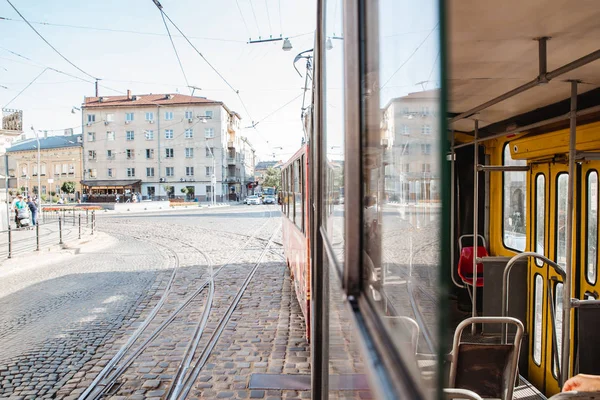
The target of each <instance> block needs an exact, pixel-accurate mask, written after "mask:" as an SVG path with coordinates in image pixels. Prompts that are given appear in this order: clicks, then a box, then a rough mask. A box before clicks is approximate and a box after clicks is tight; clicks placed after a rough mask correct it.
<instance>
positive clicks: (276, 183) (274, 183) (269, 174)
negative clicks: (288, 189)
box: [262, 167, 281, 189]
mask: <svg viewBox="0 0 600 400" xmlns="http://www.w3.org/2000/svg"><path fill="white" fill-rule="evenodd" d="M262 186H263V187H274V188H276V189H279V188H280V187H281V171H280V170H278V169H275V168H273V167H269V168H268V169H267V171H266V172H265V179H264V180H263V184H262Z"/></svg>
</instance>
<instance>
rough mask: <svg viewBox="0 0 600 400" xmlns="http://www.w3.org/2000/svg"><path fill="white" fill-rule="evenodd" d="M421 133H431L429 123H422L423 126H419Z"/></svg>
mask: <svg viewBox="0 0 600 400" xmlns="http://www.w3.org/2000/svg"><path fill="white" fill-rule="evenodd" d="M421 133H422V134H423V135H430V134H431V125H423V126H421Z"/></svg>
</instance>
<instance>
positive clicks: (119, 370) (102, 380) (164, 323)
mask: <svg viewBox="0 0 600 400" xmlns="http://www.w3.org/2000/svg"><path fill="white" fill-rule="evenodd" d="M268 214H269V215H268V219H267V221H265V223H264V224H263V225H262V226H261V227H260V228H258V229H256V230H255V231H254V233H253V234H252V235H248V236H247V240H246V241H245V242H244V244H243V245H241V246H240V247H239V248H238V249H237V251H235V252H234V253H233V254H232V255H231V256H230V257H229V258H228V259H227V261H225V262H224V263H223V264H222V265H221V266H220V267H219V268H218V269H216V270H215V269H214V268H213V265H212V260H211V259H210V257H209V256H208V254H206V253H205V252H203V251H202V250H200V249H198V248H197V247H196V246H194V245H191V244H189V243H185V242H179V244H181V245H183V246H186V247H189V248H191V249H194V250H195V251H197V252H199V253H201V254H203V255H204V257H205V259H206V261H207V263H206V266H207V268H208V270H209V273H208V277H206V278H205V279H204V280H203V282H202V284H200V285H199V286H198V287H197V288H196V289H195V290H194V291H193V292H192V293H191V294H188V295H187V296H186V297H185V299H183V301H180V302H179V303H178V305H177V306H176V307H175V309H173V310H172V311H171V312H170V313H169V315H168V316H167V317H166V318H163V319H162V320H161V321H154V320H156V319H157V314H158V312H159V311H160V310H161V308H163V306H164V303H165V301H166V299H167V297H168V295H169V292H170V290H169V292H167V291H165V292H164V293H163V295H162V296H161V299H160V300H159V303H157V304H156V305H155V307H154V308H153V310H152V311H151V313H150V314H149V315H148V316H147V317H146V319H145V320H144V322H143V323H142V325H140V327H139V328H138V329H137V330H136V331H135V332H134V334H133V335H132V336H131V337H130V338H129V339H128V341H127V342H126V343H125V345H123V346H122V347H121V349H120V350H119V351H118V352H117V354H116V355H115V356H114V357H113V358H112V359H111V360H110V362H109V363H108V364H107V365H106V366H105V367H104V368H103V370H102V371H101V372H100V373H99V374H98V376H97V377H96V378H95V379H94V381H93V382H92V384H91V385H90V386H89V387H88V388H87V389H86V390H85V391H84V392H83V393H82V394H81V396H80V397H79V399H81V400H83V399H98V398H102V397H103V396H105V395H114V394H116V393H117V392H118V390H119V388H120V387H121V385H119V384H118V380H119V378H120V377H122V376H123V375H124V373H125V372H126V371H127V370H128V368H129V367H130V366H131V365H132V364H133V363H134V361H135V360H136V359H137V358H138V357H139V356H140V355H141V354H142V353H143V352H144V350H146V349H147V348H148V346H150V345H151V343H153V341H154V340H156V339H157V337H158V336H159V335H160V334H161V333H163V331H165V329H167V328H168V327H169V326H170V325H171V324H172V323H173V321H174V320H175V319H176V318H177V317H178V316H180V314H181V312H182V311H183V310H184V309H186V308H187V307H188V306H189V305H190V304H191V303H192V302H194V301H195V300H196V299H197V298H198V296H199V295H200V294H201V293H202V292H203V291H204V290H205V289H206V287H208V288H209V290H208V293H207V295H206V298H205V301H204V307H203V311H202V314H201V316H200V318H199V320H198V323H197V324H196V326H195V328H194V331H193V334H192V336H191V338H190V340H189V342H188V344H187V346H186V350H185V353H184V355H183V356H182V358H181V361H180V363H179V365H178V367H177V370H176V374H175V375H174V378H173V381H172V384H171V385H170V388H169V398H181V395H182V393H185V394H186V395H187V393H189V390H190V389H191V386H192V385H193V382H194V381H195V379H196V377H197V374H198V373H199V371H200V370H201V369H202V367H203V365H204V363H205V362H206V360H207V359H208V356H210V353H211V351H212V348H213V347H214V345H215V344H216V341H217V340H218V338H219V337H220V334H221V332H222V330H223V329H224V327H225V325H226V324H227V322H228V321H229V319H230V317H231V314H232V313H233V311H234V310H235V308H236V306H237V304H238V303H239V300H240V299H241V297H242V295H243V293H244V291H245V288H246V287H247V286H248V284H249V282H250V280H251V279H252V277H253V276H254V273H255V272H256V270H257V269H258V267H259V265H260V264H261V262H262V258H263V257H264V255H265V254H266V253H267V251H268V250H269V247H270V246H271V243H272V239H273V237H274V236H275V233H277V230H275V231H274V232H273V233H272V234H271V235H270V237H269V239H268V240H267V241H266V242H267V243H266V244H263V245H261V246H259V247H260V249H261V254H260V256H259V259H258V261H257V262H256V263H255V264H254V267H253V268H252V269H251V271H250V273H249V274H248V275H247V276H246V279H245V280H244V282H243V283H242V285H241V287H240V289H239V290H238V294H237V295H236V296H235V298H234V300H233V301H232V302H231V303H230V304H229V307H228V308H227V310H226V311H225V312H224V313H223V315H222V316H221V318H220V319H219V320H218V322H217V328H216V329H215V330H214V331H213V333H212V335H211V337H210V339H209V340H208V342H207V344H206V345H205V346H204V347H203V348H202V350H201V353H200V356H199V357H200V358H198V362H196V363H195V364H194V358H195V357H194V355H195V354H196V353H197V352H198V350H199V346H200V341H201V339H202V338H203V335H204V333H205V329H206V326H207V324H208V320H209V317H210V316H211V315H212V314H213V302H214V296H215V290H216V289H215V286H216V285H215V278H216V277H217V276H218V274H219V272H221V271H222V270H223V269H224V268H225V267H227V266H229V265H231V264H232V263H233V261H234V260H235V259H236V257H238V256H239V255H240V254H242V253H243V252H244V251H245V250H253V249H251V248H249V245H250V244H251V243H252V242H253V241H260V242H264V241H265V240H264V239H263V238H259V237H258V236H259V234H260V233H261V231H262V230H263V229H264V228H265V227H266V226H268V224H269V222H270V221H271V219H272V218H271V217H272V212H271V210H270V209H269V210H268ZM154 236H155V237H157V238H159V239H161V240H162V241H163V242H164V241H165V240H169V239H170V240H173V239H172V238H169V237H164V236H163V237H161V236H157V235H154ZM137 239H138V240H147V238H141V237H137ZM156 244H157V245H159V246H162V247H165V248H167V249H168V250H169V251H171V252H172V254H174V257H175V259H176V266H175V267H174V268H173V272H172V275H171V279H170V280H169V283H168V288H169V289H170V287H171V286H172V283H173V279H174V276H175V273H176V272H177V270H178V269H179V268H180V262H179V256H178V255H177V253H176V252H174V251H173V250H172V249H170V248H169V247H168V246H165V244H164V243H156ZM152 322H156V323H157V326H155V328H154V330H153V331H152V332H151V333H150V334H149V335H146V337H145V338H144V339H143V340H142V339H141V336H142V334H143V333H144V332H146V331H147V330H148V329H149V326H150V324H151V323H152ZM212 325H214V324H212ZM217 332H218V333H217ZM140 341H141V343H139V345H137V346H136V347H135V349H133V348H134V345H135V344H136V343H137V342H140ZM209 347H210V349H209V350H207V349H208V348H209ZM132 349H133V351H132ZM126 355H127V357H125V356H126ZM121 384H122V383H121Z"/></svg>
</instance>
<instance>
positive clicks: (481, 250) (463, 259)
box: [458, 246, 488, 287]
mask: <svg viewBox="0 0 600 400" xmlns="http://www.w3.org/2000/svg"><path fill="white" fill-rule="evenodd" d="M487 256H488V252H487V250H486V248H485V247H484V246H477V257H487ZM458 275H459V276H460V278H461V279H462V281H463V282H464V283H466V284H468V285H471V286H473V247H463V248H462V249H460V258H459V260H458ZM482 286H483V264H482V263H478V264H477V287H482Z"/></svg>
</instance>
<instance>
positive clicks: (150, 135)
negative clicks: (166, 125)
mask: <svg viewBox="0 0 600 400" xmlns="http://www.w3.org/2000/svg"><path fill="white" fill-rule="evenodd" d="M146 140H154V131H146Z"/></svg>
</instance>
